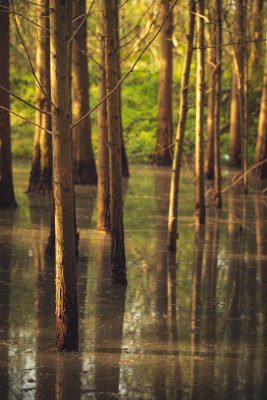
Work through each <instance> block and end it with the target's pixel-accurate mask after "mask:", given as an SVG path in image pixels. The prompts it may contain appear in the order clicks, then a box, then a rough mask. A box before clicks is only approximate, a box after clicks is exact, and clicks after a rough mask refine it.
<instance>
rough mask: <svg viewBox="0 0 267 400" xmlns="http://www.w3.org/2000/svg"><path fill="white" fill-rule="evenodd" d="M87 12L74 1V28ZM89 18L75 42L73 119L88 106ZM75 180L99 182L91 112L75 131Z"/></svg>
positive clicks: (82, 0)
mask: <svg viewBox="0 0 267 400" xmlns="http://www.w3.org/2000/svg"><path fill="white" fill-rule="evenodd" d="M85 12H86V2H85V0H74V1H73V21H74V22H73V31H74V32H75V31H76V29H77V28H78V27H79V25H80V23H81V20H82V18H83V17H84V15H85ZM86 38H87V34H86V21H84V23H83V24H82V26H81V27H80V29H79V30H78V32H77V33H76V34H75V36H74V39H73V44H72V83H73V115H74V117H73V122H76V121H78V120H79V119H80V118H81V117H82V116H83V115H84V114H86V112H87V111H88V110H89V108H90V106H89V72H88V64H87V62H88V58H87V44H86ZM73 154H74V157H73V158H74V183H76V184H96V182H97V174H96V167H95V160H94V155H93V149H92V138H91V121H90V117H89V116H88V117H87V118H85V119H84V120H83V121H82V122H81V123H80V124H79V125H77V126H76V127H75V128H74V132H73Z"/></svg>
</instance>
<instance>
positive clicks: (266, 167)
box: [255, 42, 267, 178]
mask: <svg viewBox="0 0 267 400" xmlns="http://www.w3.org/2000/svg"><path fill="white" fill-rule="evenodd" d="M265 158H267V42H266V49H265V67H264V76H263V85H262V95H261V108H260V117H259V125H258V137H257V144H256V155H255V164H257V163H259V162H260V161H263V160H265ZM255 174H256V175H258V176H259V177H260V178H266V177H267V163H265V164H262V165H260V166H259V167H258V168H256V169H255Z"/></svg>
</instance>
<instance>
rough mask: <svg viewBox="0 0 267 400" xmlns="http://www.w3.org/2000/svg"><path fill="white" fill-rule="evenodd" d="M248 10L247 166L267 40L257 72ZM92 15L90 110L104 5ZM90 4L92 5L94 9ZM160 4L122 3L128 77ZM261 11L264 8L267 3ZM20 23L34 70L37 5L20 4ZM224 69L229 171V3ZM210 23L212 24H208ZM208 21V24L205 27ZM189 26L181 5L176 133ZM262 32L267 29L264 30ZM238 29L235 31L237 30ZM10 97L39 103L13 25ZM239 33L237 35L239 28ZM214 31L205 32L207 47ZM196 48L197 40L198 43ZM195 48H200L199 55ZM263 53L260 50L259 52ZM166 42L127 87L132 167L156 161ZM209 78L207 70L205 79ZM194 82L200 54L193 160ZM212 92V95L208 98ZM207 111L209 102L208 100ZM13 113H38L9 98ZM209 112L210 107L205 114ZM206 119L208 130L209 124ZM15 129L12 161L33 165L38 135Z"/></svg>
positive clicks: (24, 127)
mask: <svg viewBox="0 0 267 400" xmlns="http://www.w3.org/2000/svg"><path fill="white" fill-rule="evenodd" d="M255 2H256V1H255V0H254V1H253V0H250V1H248V2H247V10H246V12H247V32H246V42H247V51H248V59H249V90H248V93H249V99H248V160H249V163H250V164H251V163H252V162H253V160H254V155H255V146H256V137H257V129H258V117H259V110H260V99H261V88H262V76H263V68H264V48H265V40H264V37H263V40H262V41H261V43H260V48H261V55H260V56H259V57H257V58H258V59H259V60H260V63H257V65H255V64H254V65H253V64H252V62H254V61H255V60H254V61H253V60H252V58H251V57H250V56H251V53H252V50H253V49H252V48H253V45H254V34H255V32H254V31H253V29H254V26H253V18H252V16H253V4H254V3H255ZM87 3H88V4H87V9H88V8H89V6H90V5H91V4H92V8H91V12H90V16H89V17H88V18H87V35H88V36H87V46H88V63H89V74H90V106H91V107H93V106H94V105H96V104H97V97H98V76H99V62H100V29H101V23H100V21H101V3H100V2H98V1H93V2H91V1H90V2H87ZM89 3H90V4H89ZM160 3H161V2H160V1H151V0H140V1H137V0H132V1H125V2H123V1H122V2H121V5H120V8H119V14H120V57H121V74H122V76H123V75H124V74H125V73H126V72H127V71H128V70H129V69H130V68H131V67H132V65H133V63H134V61H135V60H136V59H137V57H138V56H139V54H140V52H141V51H142V49H143V48H144V47H145V46H146V45H147V44H148V43H149V42H150V40H151V39H152V38H153V36H154V35H155V33H156V32H157V30H158V29H159V26H160V22H161V21H160V15H159V14H160V13H159V11H160ZM262 3H263V2H262ZM14 6H15V8H16V13H17V22H18V24H19V29H20V31H21V34H22V36H23V40H24V42H25V45H26V48H27V49H28V51H29V55H30V58H31V60H32V62H33V64H34V60H35V46H34V45H33V44H34V43H35V42H36V36H37V31H36V30H37V28H36V27H35V26H34V25H33V24H30V23H29V22H28V21H27V18H30V19H31V20H32V21H35V22H36V23H37V22H38V20H37V16H36V7H35V6H34V5H32V4H31V2H25V1H20V0H15V1H14ZM223 12H224V23H223V46H222V51H223V63H222V93H221V94H222V97H221V160H222V162H223V163H225V164H226V163H227V161H228V159H229V155H228V154H229V130H230V104H231V82H232V65H233V46H232V45H231V34H232V32H231V30H232V28H233V25H232V21H233V18H234V12H235V7H234V2H233V1H231V0H226V1H224V2H223ZM261 17H262V21H264V20H265V18H266V7H265V10H264V7H263V8H262V14H261ZM207 21H208V20H207ZM207 21H206V22H207ZM187 25H188V2H187V1H186V0H180V1H178V3H177V5H176V6H175V7H174V20H173V26H174V29H173V84H172V90H173V96H172V99H173V127H174V129H175V127H176V126H177V120H178V111H179V92H180V82H181V75H182V69H183V61H184V55H185V44H186V40H185V39H186V32H187V29H188V28H187ZM263 26H264V24H263ZM231 27H232V28H231ZM10 28H11V32H10V34H11V37H10V45H11V47H10V90H11V91H12V92H15V93H16V94H17V95H18V96H20V97H22V98H23V99H24V100H26V101H28V102H29V103H31V104H34V101H35V78H34V76H33V74H32V72H31V68H30V65H29V63H28V61H27V59H26V58H27V56H26V54H25V50H24V47H23V45H22V43H21V41H20V38H19V37H18V35H17V32H16V28H15V26H14V24H13V23H11V25H10ZM233 29H234V28H233ZM207 37H208V29H206V39H207ZM195 40H196V39H195ZM195 40H194V47H195V44H196V43H195ZM258 48H259V46H258ZM159 54H160V37H159V36H158V37H157V38H156V39H155V40H154V41H153V42H152V43H151V45H150V46H149V47H148V49H147V51H146V52H145V53H144V54H143V55H142V58H141V59H140V60H139V61H138V63H137V65H136V66H135V69H134V72H133V73H131V74H130V75H129V76H128V77H127V79H126V80H125V81H124V83H123V85H122V119H123V134H124V140H125V144H126V149H127V156H128V159H129V161H130V162H149V161H151V160H152V159H153V155H154V152H155V148H156V131H157V117H158V86H159V70H160V57H159ZM207 77H208V73H207V69H206V79H207ZM195 79H196V51H194V52H193V58H192V65H191V75H190V84H189V111H188V116H187V124H186V135H185V141H184V151H185V154H186V155H187V156H189V157H191V155H193V153H194V146H195ZM207 90H208V88H207V86H206V93H207ZM205 103H206V105H207V96H205ZM11 106H12V109H15V110H16V112H17V113H18V114H20V115H24V116H25V117H26V118H29V119H31V120H34V110H33V109H31V108H29V107H28V106H27V105H25V104H23V103H22V102H20V101H19V100H17V99H16V98H13V97H12V98H11ZM206 111H207V107H205V114H206ZM206 120H207V119H206V118H205V123H206ZM11 124H12V155H13V157H24V158H29V159H30V158H31V157H32V150H33V135H34V127H33V126H32V125H30V124H28V123H27V122H25V121H23V120H21V119H20V118H18V117H16V116H15V115H11ZM91 124H92V140H93V149H94V153H95V156H96V158H97V151H96V150H97V113H96V112H93V113H92V114H91ZM206 132H207V129H206V128H205V129H204V135H205V136H204V140H205V141H206V139H207V134H206Z"/></svg>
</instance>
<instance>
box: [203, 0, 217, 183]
mask: <svg viewBox="0 0 267 400" xmlns="http://www.w3.org/2000/svg"><path fill="white" fill-rule="evenodd" d="M208 11H209V19H210V21H212V22H210V24H209V40H208V51H207V52H208V115H207V137H208V141H207V149H206V158H205V165H204V173H205V177H206V179H208V180H211V179H213V178H214V125H215V122H214V105H215V85H216V82H215V81H216V76H215V74H216V47H215V43H216V25H215V23H214V21H215V19H216V8H215V5H214V2H211V4H210V5H209V4H208Z"/></svg>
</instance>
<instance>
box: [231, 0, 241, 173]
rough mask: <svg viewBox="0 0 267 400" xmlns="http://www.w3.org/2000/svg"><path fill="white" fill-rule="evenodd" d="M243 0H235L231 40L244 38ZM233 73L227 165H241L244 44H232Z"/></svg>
mask: <svg viewBox="0 0 267 400" xmlns="http://www.w3.org/2000/svg"><path fill="white" fill-rule="evenodd" d="M243 17H244V13H243V0H236V12H235V27H234V31H235V35H234V36H233V38H232V40H234V42H240V41H242V40H243V38H244V18H243ZM233 53H234V54H233V64H234V67H233V73H232V94H231V112H230V151H229V153H230V161H229V166H230V167H234V168H240V167H241V156H242V134H243V122H242V121H243V93H242V85H243V82H244V45H240V44H237V45H234V46H233Z"/></svg>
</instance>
